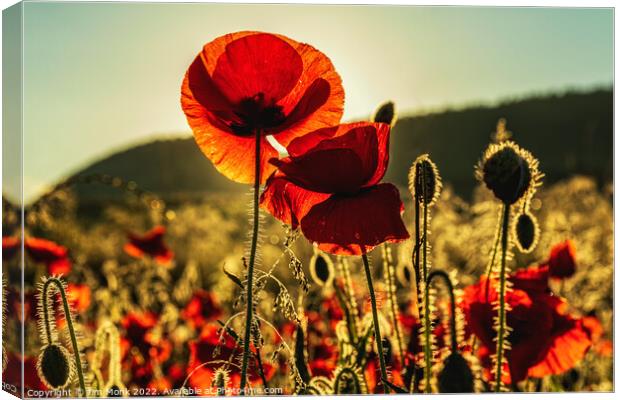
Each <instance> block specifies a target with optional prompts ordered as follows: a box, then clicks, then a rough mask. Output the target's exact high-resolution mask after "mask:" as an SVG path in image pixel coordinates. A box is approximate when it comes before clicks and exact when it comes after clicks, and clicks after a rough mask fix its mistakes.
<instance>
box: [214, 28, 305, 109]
mask: <svg viewBox="0 0 620 400" xmlns="http://www.w3.org/2000/svg"><path fill="white" fill-rule="evenodd" d="M302 72H303V60H302V58H301V56H300V55H299V53H298V52H297V50H296V49H295V48H294V47H293V46H291V45H290V44H289V43H287V42H286V41H284V40H282V39H281V38H279V37H278V36H276V35H270V34H265V33H257V34H254V35H247V36H244V37H242V38H239V39H237V40H234V41H232V42H231V43H228V44H227V45H226V48H225V50H224V53H222V54H221V55H220V56H219V57H218V60H217V64H216V66H215V70H214V71H213V82H214V83H215V85H216V86H217V87H218V88H219V89H220V91H221V92H222V93H223V94H224V95H225V96H226V97H227V98H228V100H230V101H231V102H233V103H237V102H239V101H241V100H243V99H245V98H251V97H253V96H255V95H256V94H258V93H262V94H263V95H264V96H265V99H266V100H267V101H268V102H273V103H275V102H277V101H278V100H280V99H282V98H283V97H285V96H286V95H287V94H288V93H289V92H290V91H291V90H293V88H294V87H295V85H296V84H297V81H298V80H299V78H300V76H301V74H302Z"/></svg>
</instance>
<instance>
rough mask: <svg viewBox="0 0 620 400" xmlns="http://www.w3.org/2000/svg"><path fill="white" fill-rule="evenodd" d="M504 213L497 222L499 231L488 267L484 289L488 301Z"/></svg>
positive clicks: (496, 230) (496, 231)
mask: <svg viewBox="0 0 620 400" xmlns="http://www.w3.org/2000/svg"><path fill="white" fill-rule="evenodd" d="M502 213H503V212H500V216H499V220H498V221H497V229H495V236H494V241H493V251H492V253H491V260H490V261H489V265H488V266H487V273H486V275H487V282H486V284H485V288H484V290H485V297H486V299H487V301H488V300H489V282H490V280H491V274H492V273H493V267H495V257H496V256H497V248H498V247H499V241H500V238H501V233H502V223H501V219H502V215H501V214H502Z"/></svg>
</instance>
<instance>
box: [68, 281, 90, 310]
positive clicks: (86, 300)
mask: <svg viewBox="0 0 620 400" xmlns="http://www.w3.org/2000/svg"><path fill="white" fill-rule="evenodd" d="M67 300H69V303H70V304H71V306H72V307H73V309H74V310H75V311H77V312H78V313H81V312H84V311H86V310H87V309H88V307H90V302H91V293H90V287H88V285H82V284H77V283H69V284H68V285H67Z"/></svg>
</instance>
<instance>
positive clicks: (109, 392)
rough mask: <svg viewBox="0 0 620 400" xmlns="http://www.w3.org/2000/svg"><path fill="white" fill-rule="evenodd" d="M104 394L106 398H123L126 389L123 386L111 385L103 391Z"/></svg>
mask: <svg viewBox="0 0 620 400" xmlns="http://www.w3.org/2000/svg"><path fill="white" fill-rule="evenodd" d="M104 393H106V396H107V397H125V395H126V393H127V389H126V388H125V387H124V386H123V385H119V384H112V385H110V386H108V387H107V388H106V389H105V390H104Z"/></svg>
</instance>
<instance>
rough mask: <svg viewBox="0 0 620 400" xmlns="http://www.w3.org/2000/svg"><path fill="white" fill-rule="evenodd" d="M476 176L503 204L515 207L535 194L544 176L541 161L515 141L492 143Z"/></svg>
mask: <svg viewBox="0 0 620 400" xmlns="http://www.w3.org/2000/svg"><path fill="white" fill-rule="evenodd" d="M476 175H477V177H478V179H480V180H481V181H482V182H484V184H485V185H486V187H487V188H489V189H490V190H491V191H492V192H493V194H494V195H495V197H497V198H498V199H499V200H500V201H501V202H502V203H504V204H508V205H511V204H514V203H516V202H517V201H518V200H519V199H521V198H522V197H523V196H524V195H525V194H526V193H530V194H531V193H533V191H534V190H535V189H536V187H537V186H538V185H539V181H540V178H541V177H542V175H541V174H540V172H538V161H537V160H536V159H535V158H534V157H533V156H532V155H531V154H530V153H529V152H528V151H526V150H523V149H522V148H520V147H519V146H518V145H516V144H514V143H513V142H509V141H506V142H501V143H499V144H491V145H490V146H489V147H488V148H487V150H486V151H485V153H484V156H483V157H482V161H481V162H480V163H479V165H478V168H477V171H476Z"/></svg>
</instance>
